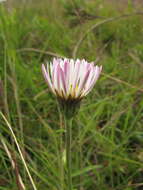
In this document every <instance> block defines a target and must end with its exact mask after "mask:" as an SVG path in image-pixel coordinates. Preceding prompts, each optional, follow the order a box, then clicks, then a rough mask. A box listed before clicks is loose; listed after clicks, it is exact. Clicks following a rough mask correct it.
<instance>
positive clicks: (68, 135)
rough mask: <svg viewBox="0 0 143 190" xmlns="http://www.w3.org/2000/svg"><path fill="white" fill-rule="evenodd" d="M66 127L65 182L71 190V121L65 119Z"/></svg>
mask: <svg viewBox="0 0 143 190" xmlns="http://www.w3.org/2000/svg"><path fill="white" fill-rule="evenodd" d="M65 126H66V164H67V182H68V189H67V190H72V176H71V137H72V135H71V129H72V119H67V118H65Z"/></svg>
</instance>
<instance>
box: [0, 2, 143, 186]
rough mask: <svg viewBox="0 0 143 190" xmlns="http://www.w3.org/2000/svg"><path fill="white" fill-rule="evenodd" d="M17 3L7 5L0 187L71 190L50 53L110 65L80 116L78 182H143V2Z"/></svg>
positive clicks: (3, 14)
mask: <svg viewBox="0 0 143 190" xmlns="http://www.w3.org/2000/svg"><path fill="white" fill-rule="evenodd" d="M14 2H15V4H10V3H9V2H3V3H1V4H0V190H33V189H34V188H33V186H34V185H35V187H36V189H37V190H67V179H66V167H65V166H64V168H62V167H61V165H62V164H61V163H63V165H64V164H65V149H64V139H63V138H62V137H63V136H64V134H65V129H64V126H63V122H62V115H61V114H60V111H59V109H58V107H57V101H56V98H55V96H54V95H53V94H52V93H51V92H50V90H49V88H48V87H47V84H46V83H45V81H44V78H43V76H42V72H41V65H42V63H46V62H47V61H50V60H52V58H53V57H68V58H74V59H76V58H79V59H83V58H84V59H86V60H88V61H89V62H90V61H95V62H96V63H97V65H102V66H103V71H102V74H101V76H100V78H99V80H98V81H97V83H96V85H95V87H94V89H93V90H92V92H91V93H90V94H89V95H88V96H87V97H86V98H84V99H83V101H82V103H81V107H80V111H79V112H78V114H77V115H76V117H75V118H74V121H73V127H72V178H73V185H74V189H73V190H142V189H143V95H142V94H143V62H142V60H143V11H142V8H141V5H139V6H138V5H136V7H135V5H133V4H132V1H128V2H126V3H125V4H124V5H123V4H122V5H121V6H120V5H119V6H116V3H109V1H106V0H104V1H103V0H97V1H94V0H91V1H88V0H73V1H72V0H71V1H66V0H59V1H58V0H53V1H50V0H47V1H45V0H41V1H40V2H38V1H37V0H34V2H32V1H28V2H26V1H21V3H19V2H16V1H14ZM9 127H11V129H12V130H13V132H14V135H15V137H16V139H17V143H18V145H19V147H20V150H21V153H22V155H23V157H21V154H19V149H18V148H17V145H16V143H15V139H14V138H13V134H12V131H11V130H10V129H9ZM61 152H62V153H61ZM22 158H24V160H25V162H26V163H25V162H24V163H25V164H26V166H27V168H28V171H29V172H30V176H31V177H32V181H33V183H34V184H32V183H31V179H30V178H29V175H28V174H27V169H26V168H25V164H24V163H23V159H22ZM34 190H35V189H34Z"/></svg>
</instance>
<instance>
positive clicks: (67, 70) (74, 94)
mask: <svg viewBox="0 0 143 190" xmlns="http://www.w3.org/2000/svg"><path fill="white" fill-rule="evenodd" d="M101 70H102V67H101V66H100V67H98V66H94V63H93V62H92V63H88V62H87V61H85V60H84V59H83V60H79V59H77V60H75V61H74V60H73V59H56V58H54V59H53V61H52V62H50V64H47V67H45V66H44V64H43V65H42V71H43V75H44V78H45V80H46V82H47V83H48V86H49V87H50V89H51V91H52V92H53V93H54V94H55V95H56V96H57V97H58V98H60V99H63V100H65V101H66V100H67V101H68V100H81V99H82V98H83V97H84V96H86V95H87V94H88V93H89V92H90V91H91V90H92V88H93V86H94V84H95V83H96V81H97V79H98V77H99V75H100V72H101Z"/></svg>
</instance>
